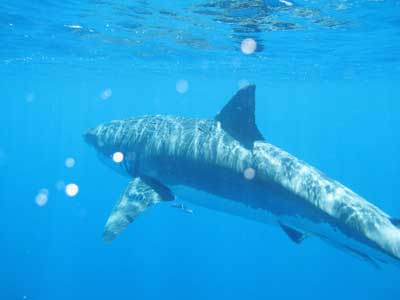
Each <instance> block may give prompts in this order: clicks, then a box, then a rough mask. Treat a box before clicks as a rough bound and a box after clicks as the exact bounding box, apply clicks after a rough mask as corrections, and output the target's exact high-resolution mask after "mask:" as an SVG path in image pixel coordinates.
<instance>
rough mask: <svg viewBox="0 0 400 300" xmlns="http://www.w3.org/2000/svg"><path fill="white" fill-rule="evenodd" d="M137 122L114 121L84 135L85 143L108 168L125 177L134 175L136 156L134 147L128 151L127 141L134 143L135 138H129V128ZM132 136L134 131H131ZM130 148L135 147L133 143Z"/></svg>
mask: <svg viewBox="0 0 400 300" xmlns="http://www.w3.org/2000/svg"><path fill="white" fill-rule="evenodd" d="M136 123H137V122H136V120H134V119H131V120H121V121H112V122H109V123H105V124H101V125H99V126H97V127H94V128H92V129H89V130H88V131H86V132H85V133H84V134H83V138H84V140H85V142H86V143H87V144H89V145H91V146H92V147H93V148H94V149H95V150H96V151H97V153H98V157H99V159H100V160H101V161H102V162H103V163H104V164H105V165H107V166H109V167H111V168H112V169H114V170H115V171H117V172H119V173H121V174H123V175H132V172H133V168H134V162H135V158H136V154H135V152H134V151H133V149H134V147H130V150H129V151H127V150H126V149H127V145H126V144H127V141H134V140H135V139H134V136H132V139H131V136H127V134H126V133H127V132H128V131H129V130H128V129H129V127H130V126H133V125H134V124H136ZM129 132H130V134H131V135H132V131H129ZM130 146H133V145H132V143H131V144H130Z"/></svg>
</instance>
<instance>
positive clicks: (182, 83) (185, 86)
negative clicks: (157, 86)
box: [175, 79, 189, 94]
mask: <svg viewBox="0 0 400 300" xmlns="http://www.w3.org/2000/svg"><path fill="white" fill-rule="evenodd" d="M175 87H176V91H177V92H178V93H180V94H185V93H186V92H187V91H188V90H189V83H188V81H187V80H184V79H181V80H178V81H177V82H176V86H175Z"/></svg>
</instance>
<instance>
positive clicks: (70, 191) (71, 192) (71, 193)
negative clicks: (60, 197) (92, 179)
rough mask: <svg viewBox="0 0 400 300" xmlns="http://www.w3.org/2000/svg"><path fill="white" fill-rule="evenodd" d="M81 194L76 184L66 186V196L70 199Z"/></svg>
mask: <svg viewBox="0 0 400 300" xmlns="http://www.w3.org/2000/svg"><path fill="white" fill-rule="evenodd" d="M78 193H79V187H78V185H77V184H75V183H69V184H67V185H66V186H65V194H67V196H68V197H75V196H76V195H78Z"/></svg>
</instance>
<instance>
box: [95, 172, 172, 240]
mask: <svg viewBox="0 0 400 300" xmlns="http://www.w3.org/2000/svg"><path fill="white" fill-rule="evenodd" d="M173 199H174V195H173V194H172V192H171V191H170V190H169V189H168V188H167V187H166V186H164V185H163V184H162V183H160V182H159V181H157V180H156V179H153V178H150V177H136V178H134V179H133V180H132V181H131V182H130V183H129V184H128V186H127V188H126V189H125V191H124V192H123V194H122V196H121V198H120V199H119V201H118V202H117V204H116V205H115V207H114V209H113V211H112V212H111V215H110V217H109V218H108V220H107V223H106V225H105V227H104V233H103V239H104V240H105V241H112V240H114V239H115V238H116V237H117V235H119V234H120V233H121V232H122V231H123V230H124V229H125V228H126V227H128V225H129V224H130V223H132V222H133V221H134V220H135V219H136V218H137V216H139V214H141V213H142V212H143V211H145V210H146V208H148V207H149V206H151V205H153V204H156V203H158V202H160V201H170V200H173Z"/></svg>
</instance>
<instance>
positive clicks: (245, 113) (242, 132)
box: [215, 85, 264, 149]
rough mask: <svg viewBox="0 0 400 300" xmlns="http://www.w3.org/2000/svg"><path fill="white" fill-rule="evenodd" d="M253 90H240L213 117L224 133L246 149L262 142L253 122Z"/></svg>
mask: <svg viewBox="0 0 400 300" xmlns="http://www.w3.org/2000/svg"><path fill="white" fill-rule="evenodd" d="M255 90H256V86H255V85H248V86H246V87H244V88H242V89H240V90H239V91H238V92H237V93H236V95H235V96H233V98H232V99H231V100H230V101H229V102H228V104H226V105H225V107H224V108H223V109H222V110H221V112H220V113H219V114H218V115H217V116H216V117H215V120H217V121H219V122H221V127H222V128H223V129H224V130H225V131H226V132H228V133H229V134H230V135H231V136H232V137H233V138H234V139H236V140H238V141H239V142H240V143H241V144H242V145H243V146H244V147H246V148H248V149H252V148H253V143H254V142H255V141H257V140H264V137H263V136H262V134H261V133H260V131H259V130H258V128H257V125H256V120H255Z"/></svg>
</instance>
